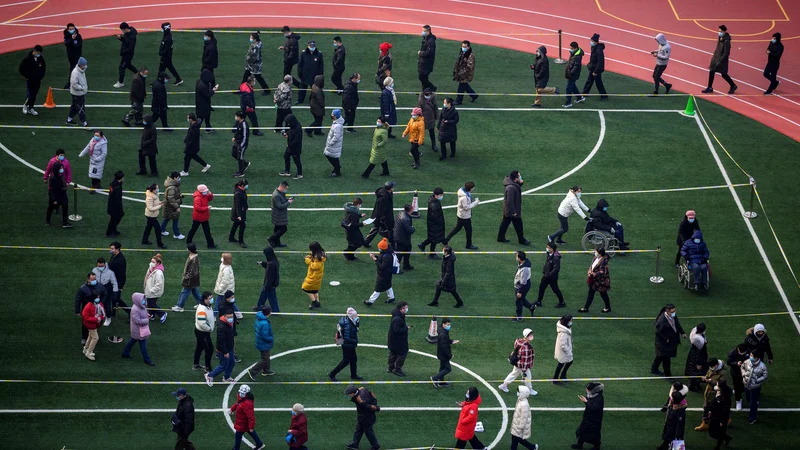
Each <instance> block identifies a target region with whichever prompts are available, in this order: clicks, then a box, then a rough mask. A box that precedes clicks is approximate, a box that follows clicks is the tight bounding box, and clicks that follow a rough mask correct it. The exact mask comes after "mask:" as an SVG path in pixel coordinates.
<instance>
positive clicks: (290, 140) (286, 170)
mask: <svg viewBox="0 0 800 450" xmlns="http://www.w3.org/2000/svg"><path fill="white" fill-rule="evenodd" d="M284 126H285V128H288V130H284V131H283V137H284V139H286V150H284V152H283V172H280V173H279V174H278V175H280V176H282V177H291V176H292V166H291V164H290V161H294V165H295V167H296V168H297V174H296V175H295V176H293V177H292V179H294V180H302V179H303V161H302V160H301V159H300V155H301V154H302V153H303V128H302V127H301V126H300V121H299V120H297V117H295V116H294V115H293V114H289V115H288V116H286V123H285V125H284Z"/></svg>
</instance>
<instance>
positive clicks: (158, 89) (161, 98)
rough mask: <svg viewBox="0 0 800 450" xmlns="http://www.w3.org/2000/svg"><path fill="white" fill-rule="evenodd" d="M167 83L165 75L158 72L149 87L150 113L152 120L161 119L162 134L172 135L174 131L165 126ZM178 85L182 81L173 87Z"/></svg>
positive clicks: (162, 72)
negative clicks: (150, 94) (151, 94)
mask: <svg viewBox="0 0 800 450" xmlns="http://www.w3.org/2000/svg"><path fill="white" fill-rule="evenodd" d="M167 81H169V77H167V73H166V72H164V71H159V72H158V77H156V81H155V82H154V83H153V84H152V85H151V90H152V92H153V100H152V103H151V104H150V111H151V112H152V113H153V120H155V119H159V118H160V119H161V128H163V129H164V132H165V133H172V131H174V130H173V129H172V128H170V127H169V125H168V124H167V108H168V105H167ZM178 84H183V80H181V81H180V83H175V86H177V85H178Z"/></svg>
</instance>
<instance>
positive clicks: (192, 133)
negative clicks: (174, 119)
mask: <svg viewBox="0 0 800 450" xmlns="http://www.w3.org/2000/svg"><path fill="white" fill-rule="evenodd" d="M186 120H187V121H188V122H189V128H188V129H187V130H186V137H185V138H183V143H184V144H185V147H184V149H183V172H181V173H180V176H182V177H188V176H189V163H190V162H192V160H195V161H197V163H198V164H200V166H201V167H202V169H201V170H200V171H201V172H203V173H206V172H208V171H209V169H211V164H208V163H207V162H205V160H204V159H203V158H201V157H200V126H201V125H202V124H203V119H202V118H198V117H197V115H195V113H189V115H188V116H187V117H186Z"/></svg>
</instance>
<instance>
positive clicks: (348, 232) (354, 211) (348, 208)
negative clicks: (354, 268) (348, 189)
mask: <svg viewBox="0 0 800 450" xmlns="http://www.w3.org/2000/svg"><path fill="white" fill-rule="evenodd" d="M362 203H363V201H362V200H361V199H360V198H359V197H356V198H354V199H353V201H352V202H350V203H345V205H344V218H343V219H342V228H344V230H345V236H346V237H347V248H346V249H344V251H345V253H344V259H345V260H347V261H355V260H357V259H358V258H356V255H354V254H353V253H347V252H353V251H356V250H357V249H358V248H360V247H361V246H362V245H364V235H363V234H361V227H363V226H364V223H363V222H361V218H362V217H366V216H367V215H366V214H363V213H362V212H361V204H362Z"/></svg>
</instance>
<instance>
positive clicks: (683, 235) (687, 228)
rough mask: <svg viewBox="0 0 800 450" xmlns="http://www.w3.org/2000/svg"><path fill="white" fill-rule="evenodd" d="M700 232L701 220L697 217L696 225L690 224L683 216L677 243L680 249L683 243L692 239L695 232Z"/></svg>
mask: <svg viewBox="0 0 800 450" xmlns="http://www.w3.org/2000/svg"><path fill="white" fill-rule="evenodd" d="M698 230H700V220H698V219H697V217H695V219H694V223H689V218H688V217H686V216H683V220H682V221H681V224H680V225H678V238H677V239H676V240H675V243H676V244H678V247H683V243H684V242H686V241H688V240H689V239H691V238H692V235H693V234H694V232H695V231H698Z"/></svg>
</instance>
